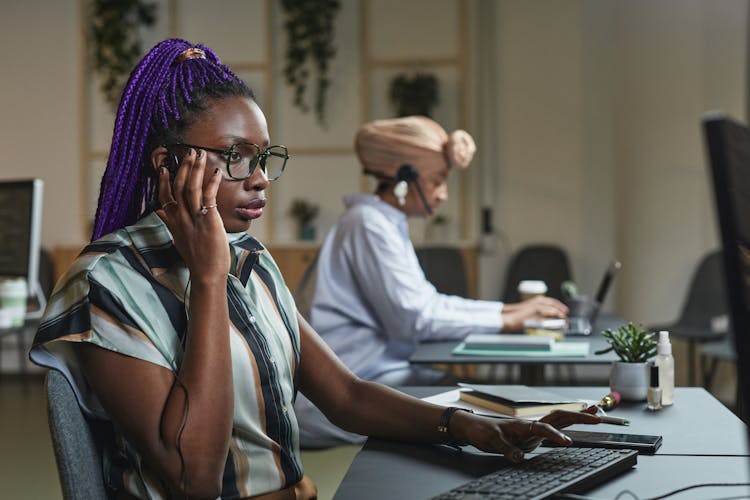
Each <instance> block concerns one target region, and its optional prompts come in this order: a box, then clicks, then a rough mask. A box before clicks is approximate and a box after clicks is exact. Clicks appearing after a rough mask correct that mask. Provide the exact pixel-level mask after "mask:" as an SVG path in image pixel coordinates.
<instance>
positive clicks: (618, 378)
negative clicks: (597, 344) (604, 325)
mask: <svg viewBox="0 0 750 500" xmlns="http://www.w3.org/2000/svg"><path fill="white" fill-rule="evenodd" d="M602 336H603V337H604V338H605V339H606V340H607V343H608V344H609V347H607V348H605V349H600V350H598V351H596V352H595V354H605V353H608V352H610V351H615V354H617V356H618V357H619V358H620V361H615V362H614V363H613V364H612V371H611V372H610V374H609V385H610V388H611V389H612V391H616V392H619V393H620V396H621V397H622V399H623V400H626V401H643V400H645V399H646V394H647V393H648V381H649V364H648V361H649V360H650V359H651V358H653V357H654V355H655V354H656V339H655V334H654V333H653V332H649V331H647V330H645V329H644V328H643V327H642V326H636V325H634V324H633V323H628V324H627V325H622V326H621V327H619V328H618V329H617V330H614V331H613V330H610V329H607V330H604V331H603V332H602Z"/></svg>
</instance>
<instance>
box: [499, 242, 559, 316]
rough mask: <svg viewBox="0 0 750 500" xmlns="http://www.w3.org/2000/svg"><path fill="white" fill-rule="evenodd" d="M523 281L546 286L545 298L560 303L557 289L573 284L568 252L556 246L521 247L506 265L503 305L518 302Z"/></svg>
mask: <svg viewBox="0 0 750 500" xmlns="http://www.w3.org/2000/svg"><path fill="white" fill-rule="evenodd" d="M522 280H542V281H544V282H545V283H546V284H547V296H549V297H554V298H556V299H558V300H562V299H563V297H562V292H561V291H560V285H562V284H563V282H565V281H568V280H572V276H571V272H570V263H569V260H568V254H567V252H565V250H563V249H562V248H561V247H559V246H557V245H528V246H525V247H522V248H521V249H520V250H519V251H518V252H516V254H515V255H514V256H513V258H512V259H511V261H510V264H509V265H508V273H507V275H506V278H505V289H504V292H503V298H502V300H503V302H506V303H513V302H519V301H520V300H521V298H520V297H519V295H518V283H520V282H521V281H522Z"/></svg>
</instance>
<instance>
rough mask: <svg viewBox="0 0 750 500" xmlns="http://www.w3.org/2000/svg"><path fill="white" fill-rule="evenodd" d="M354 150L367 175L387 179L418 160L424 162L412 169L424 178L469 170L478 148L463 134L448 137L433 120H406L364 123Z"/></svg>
mask: <svg viewBox="0 0 750 500" xmlns="http://www.w3.org/2000/svg"><path fill="white" fill-rule="evenodd" d="M354 150H355V151H356V153H357V157H358V158H359V161H360V163H361V164H362V166H363V167H364V171H365V173H367V174H370V175H374V176H376V177H381V178H386V179H388V178H393V177H395V176H396V173H397V172H398V169H399V168H400V167H401V166H402V165H404V164H412V162H414V161H415V160H424V161H420V162H419V164H417V165H413V166H414V167H415V168H416V169H417V171H418V172H419V174H420V175H422V176H431V175H432V174H437V173H440V172H442V171H445V170H446V169H450V168H451V167H458V168H462V169H463V168H466V167H468V166H469V163H470V162H471V159H472V158H473V156H474V152H475V151H476V145H475V144H474V139H472V137H471V135H469V134H468V133H467V132H465V131H463V130H455V131H454V132H452V133H451V134H450V135H449V134H448V133H446V131H445V130H444V129H443V127H441V126H440V125H439V124H438V123H436V122H435V121H434V120H431V119H429V118H426V117H423V116H407V117H404V118H394V119H387V120H375V121H371V122H368V123H365V124H364V125H362V126H361V127H360V128H359V130H358V131H357V136H356V137H355V139H354Z"/></svg>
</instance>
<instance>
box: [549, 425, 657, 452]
mask: <svg viewBox="0 0 750 500" xmlns="http://www.w3.org/2000/svg"><path fill="white" fill-rule="evenodd" d="M562 432H564V433H565V434H567V435H568V436H570V439H572V440H573V444H572V445H571V446H573V447H577V448H627V449H631V450H638V453H640V454H643V455H653V454H654V453H656V450H658V449H659V447H660V446H661V442H662V437H661V436H651V435H648V434H621V433H617V432H594V431H572V430H566V429H562ZM542 446H558V445H557V444H555V443H553V442H551V441H547V440H544V441H542Z"/></svg>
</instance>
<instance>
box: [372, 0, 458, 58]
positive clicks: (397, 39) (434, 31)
mask: <svg viewBox="0 0 750 500" xmlns="http://www.w3.org/2000/svg"><path fill="white" fill-rule="evenodd" d="M368 6H369V12H368V18H369V20H370V34H371V35H370V55H371V56H372V57H374V58H375V59H405V58H410V59H420V58H433V57H436V56H437V57H445V56H446V55H447V56H454V57H455V56H459V55H460V54H459V47H460V44H459V23H458V21H457V20H458V19H459V18H460V15H459V6H460V2H459V1H458V0H409V1H404V0H370V1H369V2H368Z"/></svg>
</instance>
